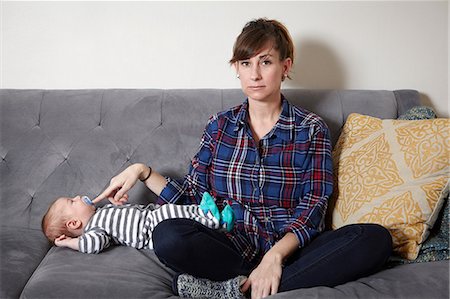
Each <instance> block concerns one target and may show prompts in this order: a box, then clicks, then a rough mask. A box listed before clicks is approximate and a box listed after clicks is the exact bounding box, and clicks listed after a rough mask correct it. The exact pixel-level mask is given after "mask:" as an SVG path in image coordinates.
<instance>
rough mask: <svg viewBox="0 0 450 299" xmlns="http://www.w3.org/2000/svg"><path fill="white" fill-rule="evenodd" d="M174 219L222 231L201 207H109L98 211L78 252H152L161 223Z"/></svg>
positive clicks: (212, 217) (82, 238)
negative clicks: (119, 248)
mask: <svg viewBox="0 0 450 299" xmlns="http://www.w3.org/2000/svg"><path fill="white" fill-rule="evenodd" d="M172 218H188V219H193V220H195V221H198V222H200V223H201V224H203V225H205V226H207V227H209V228H213V229H218V228H219V227H220V223H219V220H218V219H216V218H215V217H214V216H213V215H212V213H211V212H208V213H207V214H205V213H204V212H203V211H202V209H201V208H200V206H198V205H175V204H165V205H162V206H159V205H156V204H152V203H151V204H149V205H147V206H144V205H133V204H126V205H122V206H114V205H112V204H107V205H105V206H104V207H102V208H98V209H97V210H96V212H95V214H94V215H93V216H92V218H91V219H90V220H89V222H88V224H87V225H86V227H85V228H84V233H83V234H82V235H81V236H80V237H79V251H80V252H83V253H99V252H101V251H102V250H104V249H105V248H107V247H109V246H110V245H111V244H117V245H125V246H131V247H134V248H137V249H153V242H152V232H153V229H154V228H155V226H156V225H157V224H158V223H160V222H161V221H163V220H166V219H172Z"/></svg>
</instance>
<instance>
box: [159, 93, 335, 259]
mask: <svg viewBox="0 0 450 299" xmlns="http://www.w3.org/2000/svg"><path fill="white" fill-rule="evenodd" d="M247 120H248V100H246V101H245V102H244V103H243V104H242V105H240V106H237V107H234V108H232V109H230V110H228V111H225V112H221V113H218V114H216V115H213V116H212V117H211V118H210V119H209V122H208V124H207V126H206V128H205V131H204V133H203V137H202V140H201V144H200V149H199V151H198V153H197V154H196V155H195V157H194V158H193V159H192V163H191V166H190V170H189V173H188V174H187V175H186V177H185V179H184V181H183V182H178V181H176V180H171V179H169V183H168V184H167V186H166V187H165V188H164V189H163V191H162V193H161V195H160V198H159V203H161V204H162V203H166V202H167V203H178V204H192V203H197V204H198V203H200V201H201V197H202V195H203V193H204V192H205V191H208V192H210V193H211V194H212V195H213V196H214V197H215V198H216V199H217V205H218V206H219V208H221V207H223V205H224V203H227V204H229V205H231V207H232V208H233V210H234V212H235V214H236V222H235V226H234V229H233V231H232V232H231V233H228V234H227V235H228V237H229V238H230V239H231V241H232V242H233V243H234V244H235V246H236V248H237V249H238V250H239V251H240V252H241V253H242V255H243V256H244V257H245V258H246V259H247V260H248V261H249V262H258V261H259V260H260V259H261V258H262V256H263V255H264V253H266V252H267V251H268V250H269V249H270V248H271V247H272V246H273V245H274V244H275V243H276V242H277V241H278V240H280V239H281V238H282V237H283V236H284V235H285V234H286V233H287V232H292V233H294V234H295V236H296V237H297V239H298V241H299V244H300V247H304V246H305V245H307V244H308V242H310V240H311V239H312V238H314V237H315V236H316V235H317V234H318V233H319V232H320V231H322V229H323V227H324V218H325V212H326V209H327V203H328V199H329V197H330V196H331V193H332V190H333V177H332V176H333V173H332V162H331V143H330V137H329V131H328V127H327V126H326V124H325V122H324V121H323V120H322V119H321V118H320V117H318V116H317V115H316V114H314V113H311V112H309V111H306V110H304V109H301V108H298V107H295V106H293V105H291V104H290V103H289V102H288V101H287V100H286V99H285V98H284V96H282V112H281V114H280V118H279V120H278V122H277V123H276V124H275V126H274V127H273V128H272V130H271V131H270V132H269V133H268V134H267V135H266V136H264V137H263V138H262V139H261V140H260V141H259V144H257V143H256V142H255V140H254V139H253V137H252V132H251V129H250V127H249V124H248V121H247Z"/></svg>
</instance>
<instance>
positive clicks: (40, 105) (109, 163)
mask: <svg viewBox="0 0 450 299" xmlns="http://www.w3.org/2000/svg"><path fill="white" fill-rule="evenodd" d="M283 93H284V95H285V96H286V97H287V98H288V100H290V101H291V102H292V103H293V104H295V105H297V106H301V107H304V108H306V109H308V110H311V111H313V112H315V113H317V114H319V115H320V116H322V117H323V118H324V120H325V121H326V122H327V124H328V126H329V127H330V129H331V134H332V140H333V143H335V142H336V140H337V138H338V136H339V131H340V129H341V127H342V126H343V124H344V122H345V119H346V117H347V116H348V114H350V113H351V112H359V113H363V114H369V115H372V116H377V117H381V118H396V117H397V116H398V115H399V114H400V113H402V112H404V111H405V110H406V109H408V108H410V107H412V106H414V105H418V104H419V94H418V93H417V91H413V90H400V91H369V90H342V91H338V90H300V89H289V90H285V91H284V92H283ZM243 100H244V96H243V94H242V92H241V91H240V90H236V89H226V90H225V89H224V90H220V89H190V90H160V89H148V90H144V89H137V90H123V89H106V90H8V89H4V90H0V129H1V131H0V178H1V179H0V204H1V209H0V219H1V224H2V225H3V226H14V227H21V228H31V229H39V228H40V221H41V217H42V215H43V214H44V213H45V211H46V210H47V208H48V206H49V204H50V202H52V201H53V200H54V199H55V198H56V197H59V196H74V195H77V194H85V195H88V196H91V197H95V196H96V195H97V194H98V193H99V192H101V191H102V190H103V188H104V187H105V186H106V185H107V184H108V182H109V180H110V178H111V177H112V176H114V175H115V174H117V173H118V172H119V171H121V170H122V169H124V168H125V167H127V166H128V165H130V164H131V163H135V162H143V163H148V164H149V165H151V166H152V167H154V168H155V169H156V170H158V171H159V172H161V173H162V174H163V175H167V176H171V177H173V178H182V177H183V176H184V174H185V173H186V171H187V169H188V164H189V160H190V158H191V157H192V156H193V155H194V153H195V152H196V149H197V147H198V145H199V141H200V137H201V133H202V130H203V128H204V126H205V124H206V122H207V120H208V117H209V116H210V115H211V114H213V113H216V112H218V111H222V110H225V109H227V108H229V107H232V106H235V105H238V104H240V103H242V102H243ZM130 197H131V199H132V200H131V201H133V202H140V203H145V202H148V200H153V199H154V197H153V195H152V194H151V192H150V191H148V190H147V189H146V188H144V187H143V186H142V184H138V185H137V188H134V189H133V190H132V192H131V193H130ZM9 215H14V217H10V216H9Z"/></svg>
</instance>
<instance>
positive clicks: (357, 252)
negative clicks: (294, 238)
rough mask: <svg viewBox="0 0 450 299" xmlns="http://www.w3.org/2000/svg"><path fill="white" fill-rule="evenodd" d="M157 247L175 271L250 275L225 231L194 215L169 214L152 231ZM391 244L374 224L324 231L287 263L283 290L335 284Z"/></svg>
mask: <svg viewBox="0 0 450 299" xmlns="http://www.w3.org/2000/svg"><path fill="white" fill-rule="evenodd" d="M153 245H154V249H155V253H156V255H157V256H158V258H159V259H160V261H161V262H162V263H164V264H165V265H167V266H168V267H170V268H171V269H173V270H174V271H176V272H181V273H189V274H191V275H193V276H196V277H201V278H208V279H211V280H217V281H221V280H227V279H229V278H233V277H236V276H238V275H246V276H248V275H249V274H250V272H251V271H252V269H253V268H254V267H255V266H256V265H251V264H249V263H247V262H246V261H245V260H244V259H243V258H242V256H241V255H240V253H239V252H238V251H237V250H236V248H235V247H234V245H233V244H232V243H231V241H230V240H229V239H228V238H227V237H226V236H225V235H224V234H223V233H221V232H219V231H216V230H212V229H209V228H207V227H205V226H203V225H202V224H200V223H198V222H196V221H194V220H191V219H169V220H165V221H163V222H161V223H160V224H158V225H157V226H156V228H155V230H154V231H153ZM391 250H392V239H391V235H390V234H389V232H388V231H387V230H386V229H385V228H383V227H382V226H379V225H376V224H353V225H348V226H345V227H342V228H340V229H338V230H335V231H326V232H324V233H322V234H321V235H319V236H318V237H317V238H315V239H314V240H313V241H312V242H311V243H310V244H309V245H308V246H306V247H305V248H302V249H299V250H298V251H297V252H295V253H294V254H293V255H292V256H291V257H290V258H289V259H288V260H287V262H286V264H285V267H284V268H283V274H282V277H281V283H280V287H279V291H280V292H282V291H288V290H292V289H298V288H307V287H313V286H329V287H332V286H336V285H339V284H342V283H345V282H348V281H351V280H355V279H358V278H360V277H364V276H367V275H370V274H372V273H375V272H377V271H378V270H380V269H381V268H382V267H383V265H384V263H385V262H386V261H387V259H388V257H389V256H390V254H391Z"/></svg>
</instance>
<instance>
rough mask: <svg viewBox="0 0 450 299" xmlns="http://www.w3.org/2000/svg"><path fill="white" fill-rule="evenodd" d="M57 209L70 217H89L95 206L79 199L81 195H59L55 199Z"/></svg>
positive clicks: (92, 213)
mask: <svg viewBox="0 0 450 299" xmlns="http://www.w3.org/2000/svg"><path fill="white" fill-rule="evenodd" d="M56 204H57V205H58V210H59V211H64V212H65V213H68V214H69V215H70V216H72V217H77V218H82V219H89V218H90V217H91V216H92V215H94V213H95V207H94V206H91V205H88V204H86V203H85V202H84V201H83V200H81V196H79V195H78V196H75V197H72V198H70V197H61V198H59V199H58V200H57V202H56Z"/></svg>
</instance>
